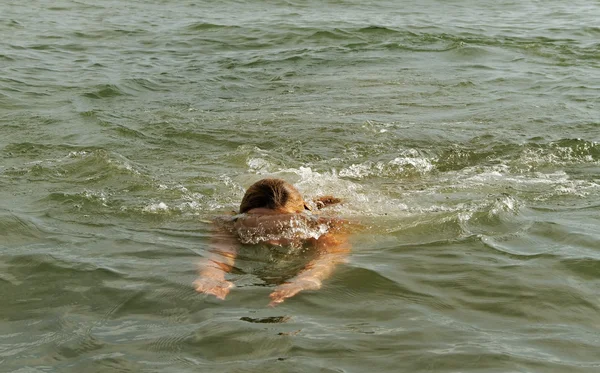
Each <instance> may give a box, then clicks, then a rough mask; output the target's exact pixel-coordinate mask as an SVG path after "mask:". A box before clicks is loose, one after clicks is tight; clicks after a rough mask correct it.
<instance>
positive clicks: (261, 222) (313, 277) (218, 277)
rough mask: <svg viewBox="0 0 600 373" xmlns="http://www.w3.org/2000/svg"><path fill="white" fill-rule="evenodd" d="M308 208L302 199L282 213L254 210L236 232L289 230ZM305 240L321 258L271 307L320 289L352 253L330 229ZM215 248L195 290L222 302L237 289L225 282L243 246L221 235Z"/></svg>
mask: <svg viewBox="0 0 600 373" xmlns="http://www.w3.org/2000/svg"><path fill="white" fill-rule="evenodd" d="M322 198H333V197H322ZM320 201H321V199H318V200H316V201H315V202H316V203H319V202H320ZM337 202H339V200H337V201H336V203H337ZM321 203H322V202H321ZM306 206H307V204H306V202H305V201H304V200H303V199H302V198H301V197H297V198H291V199H290V200H289V201H288V203H286V205H285V206H283V207H281V208H278V209H269V208H262V207H261V208H254V209H251V210H249V211H248V212H247V213H246V214H245V217H243V218H240V219H237V220H236V221H235V223H234V225H235V228H236V229H242V230H243V229H255V228H257V227H261V228H263V229H266V230H272V231H277V229H281V227H285V226H286V224H287V225H289V221H290V219H293V218H294V217H296V218H297V217H298V216H301V215H299V214H303V213H304V212H305V210H306V208H307V207H306ZM284 229H285V228H284ZM301 240H302V242H303V243H306V244H309V245H310V246H314V247H315V248H316V250H317V257H316V258H315V259H313V260H312V261H310V262H309V263H308V264H307V265H306V266H305V268H303V269H302V270H301V271H300V272H299V273H298V274H297V275H296V276H295V277H293V278H291V279H289V280H288V281H286V282H285V283H283V284H281V285H279V286H277V287H276V288H275V290H274V291H273V292H272V293H271V294H270V298H271V302H270V303H269V305H270V306H276V305H278V304H280V303H282V302H283V301H285V300H286V299H288V298H291V297H293V296H294V295H296V294H298V293H299V292H301V291H304V290H317V289H320V288H321V285H322V281H323V280H325V279H326V278H328V277H329V276H330V275H331V273H332V272H333V270H334V268H335V266H336V265H337V264H338V263H341V262H343V261H344V260H345V258H346V256H347V255H348V253H349V251H350V245H349V243H348V240H347V237H346V235H345V234H343V233H342V232H339V230H338V229H329V230H328V231H327V232H326V233H324V234H322V235H320V236H319V237H318V238H303V239H301ZM263 242H264V243H267V244H270V245H276V246H285V245H289V244H290V243H292V242H291V240H290V239H289V238H274V239H269V240H266V241H263ZM211 245H212V247H213V249H212V250H211V253H210V256H209V257H207V258H205V259H204V260H203V261H202V262H201V263H199V266H198V273H199V277H198V279H197V280H196V281H195V282H194V286H195V288H196V291H198V292H200V293H205V294H211V295H214V296H215V297H217V298H218V299H225V297H226V296H227V294H229V291H230V290H231V288H233V287H234V285H233V283H231V282H230V281H227V280H225V274H226V273H228V272H230V271H231V269H232V268H233V265H234V263H235V258H236V255H237V251H238V249H239V247H240V246H241V244H240V242H239V240H238V239H237V237H235V236H233V235H232V234H227V233H224V232H221V233H220V234H217V235H215V237H214V239H213V241H212V243H211Z"/></svg>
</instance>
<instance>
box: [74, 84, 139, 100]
mask: <svg viewBox="0 0 600 373" xmlns="http://www.w3.org/2000/svg"><path fill="white" fill-rule="evenodd" d="M83 96H84V97H87V98H92V99H107V98H113V97H119V96H129V94H128V93H127V92H125V90H123V89H122V88H121V87H119V86H116V85H114V84H103V85H99V86H97V87H96V88H95V89H94V91H92V92H88V93H84V94H83Z"/></svg>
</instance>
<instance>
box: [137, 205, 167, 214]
mask: <svg viewBox="0 0 600 373" xmlns="http://www.w3.org/2000/svg"><path fill="white" fill-rule="evenodd" d="M142 211H143V212H147V213H151V214H157V213H161V212H167V211H169V206H167V204H166V203H164V202H159V203H153V204H150V205H148V206H146V207H144V209H143V210H142Z"/></svg>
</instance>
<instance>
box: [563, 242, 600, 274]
mask: <svg viewBox="0 0 600 373" xmlns="http://www.w3.org/2000/svg"><path fill="white" fill-rule="evenodd" d="M597 243H598V241H596V244H597ZM556 265H557V266H558V267H560V268H564V269H566V270H568V271H569V272H570V273H571V275H572V276H574V277H576V278H581V279H582V280H584V281H592V283H593V282H596V283H600V250H599V252H598V256H597V257H595V258H584V257H580V258H564V259H562V260H560V261H559V262H558V263H557V264H556Z"/></svg>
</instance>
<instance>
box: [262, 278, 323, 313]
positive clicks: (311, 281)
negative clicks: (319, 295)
mask: <svg viewBox="0 0 600 373" xmlns="http://www.w3.org/2000/svg"><path fill="white" fill-rule="evenodd" d="M320 288H321V281H320V280H318V279H316V278H306V279H297V280H294V281H292V282H286V283H285V284H282V285H279V286H278V287H277V288H275V291H274V292H272V293H271V295H270V297H271V303H269V306H271V307H274V306H276V305H278V304H279V303H282V302H283V301H284V300H286V299H287V298H291V297H293V296H294V295H296V294H298V293H299V292H301V291H302V290H317V289H320Z"/></svg>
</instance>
